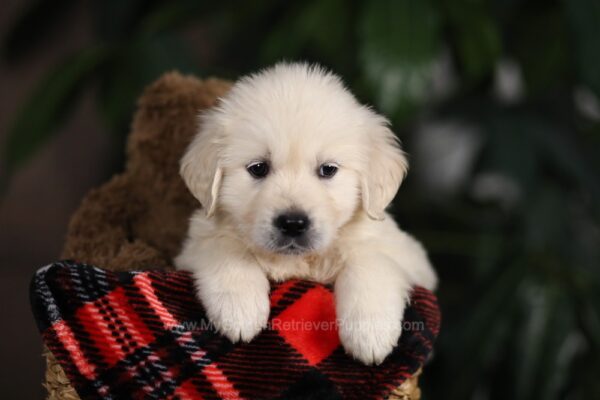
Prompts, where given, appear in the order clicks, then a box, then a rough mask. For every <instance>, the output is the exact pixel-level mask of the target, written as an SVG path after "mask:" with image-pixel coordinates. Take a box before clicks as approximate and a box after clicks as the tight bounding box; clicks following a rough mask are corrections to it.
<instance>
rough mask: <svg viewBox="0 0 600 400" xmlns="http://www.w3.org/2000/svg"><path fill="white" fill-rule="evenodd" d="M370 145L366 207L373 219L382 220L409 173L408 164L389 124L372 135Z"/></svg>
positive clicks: (364, 185)
mask: <svg viewBox="0 0 600 400" xmlns="http://www.w3.org/2000/svg"><path fill="white" fill-rule="evenodd" d="M369 141H370V145H369V147H370V148H369V149H368V166H367V168H366V170H364V171H363V173H362V190H361V191H362V203H363V209H364V210H365V212H366V213H367V215H368V216H369V217H370V218H372V219H376V220H382V219H384V218H385V214H384V212H385V209H386V207H387V206H388V205H389V204H390V203H391V201H392V200H393V199H394V196H395V195H396V192H397V191H398V188H399V187H400V183H401V182H402V180H403V179H404V176H405V175H406V172H407V171H408V161H407V159H406V156H405V155H404V152H403V151H402V149H401V148H400V143H399V141H398V139H397V138H396V135H394V133H393V132H392V131H391V130H390V129H389V128H388V127H387V125H386V124H380V125H379V126H378V127H377V128H376V129H374V130H373V131H372V132H369Z"/></svg>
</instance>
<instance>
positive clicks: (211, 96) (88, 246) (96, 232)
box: [44, 73, 420, 400]
mask: <svg viewBox="0 0 600 400" xmlns="http://www.w3.org/2000/svg"><path fill="white" fill-rule="evenodd" d="M229 87H230V83H229V82H226V81H221V80H218V79H209V80H205V81H200V80H198V79H197V78H194V77H189V76H182V75H180V74H178V73H169V74H166V75H164V76H163V77H161V78H160V79H159V80H157V81H156V82H154V83H153V84H152V85H150V86H149V87H148V88H147V89H146V90H145V92H144V94H143V95H142V96H141V97H140V99H139V101H138V109H137V112H136V115H135V119H134V122H133V125H132V132H131V134H130V136H129V140H128V144H127V164H126V169H125V172H123V173H122V174H119V175H117V176H115V177H113V178H112V179H111V180H110V181H109V182H108V183H106V184H104V185H103V186H102V187H100V188H99V189H95V190H92V191H91V192H90V193H89V194H88V195H87V196H86V197H85V199H84V200H83V202H82V204H81V205H80V207H79V209H78V210H77V211H76V212H75V214H74V215H73V217H72V219H71V222H70V224H69V230H68V233H67V237H66V242H65V247H64V250H63V253H62V257H63V258H68V259H74V260H78V261H81V262H86V263H90V264H94V265H99V266H102V267H103V268H107V269H111V270H135V269H138V270H139V269H143V268H145V267H148V266H152V267H153V268H157V267H158V268H163V269H168V268H171V265H172V263H171V260H172V258H173V256H174V255H175V254H176V253H177V251H178V249H179V246H180V243H181V242H182V239H183V237H184V234H185V231H186V229H187V220H188V217H189V215H190V214H191V213H192V211H193V209H194V208H195V207H197V202H196V200H195V199H194V198H193V197H192V196H191V195H190V194H189V193H188V191H187V189H186V188H185V186H184V185H183V182H182V180H181V179H180V178H179V174H178V163H179V158H180V157H181V155H182V154H183V151H184V149H185V147H186V146H187V144H188V143H189V141H190V139H191V138H192V136H193V135H194V133H195V127H196V118H197V114H198V111H199V110H202V109H204V108H207V107H211V106H213V105H214V104H215V101H216V99H217V98H218V97H219V96H221V95H222V94H224V93H225V92H226V91H227V90H228V89H229ZM44 356H45V358H46V362H47V369H46V382H45V385H44V386H45V387H46V389H47V390H48V399H51V400H58V399H68V400H71V399H78V398H79V397H78V395H77V393H76V392H75V390H74V389H73V388H72V387H71V386H70V384H69V380H68V378H67V377H66V376H65V373H64V372H63V370H62V368H61V367H60V365H59V364H58V363H57V361H56V359H55V358H54V356H53V355H52V354H51V353H50V352H48V351H45V352H44ZM419 373H420V372H418V373H416V374H415V375H414V376H413V377H412V378H411V379H408V380H407V381H405V382H404V383H403V384H402V385H401V386H400V387H398V388H397V389H396V390H394V392H393V394H392V395H391V396H390V399H403V400H409V399H410V400H416V399H419V398H420V390H419V387H418V382H417V381H418V375H419Z"/></svg>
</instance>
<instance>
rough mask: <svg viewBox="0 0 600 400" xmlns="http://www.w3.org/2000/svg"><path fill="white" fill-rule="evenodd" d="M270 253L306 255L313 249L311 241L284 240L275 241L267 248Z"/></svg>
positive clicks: (302, 239)
mask: <svg viewBox="0 0 600 400" xmlns="http://www.w3.org/2000/svg"><path fill="white" fill-rule="evenodd" d="M269 247H270V249H269V250H271V251H273V252H274V253H278V254H285V255H300V254H305V253H308V252H310V251H312V250H314V249H313V246H312V244H311V241H310V240H308V239H307V238H304V237H301V238H284V237H279V238H277V239H275V240H274V241H273V243H272V246H269Z"/></svg>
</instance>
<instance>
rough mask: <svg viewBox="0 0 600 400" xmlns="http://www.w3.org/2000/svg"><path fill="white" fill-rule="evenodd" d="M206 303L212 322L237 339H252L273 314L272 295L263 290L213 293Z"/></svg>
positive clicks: (233, 339)
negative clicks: (270, 312) (270, 307)
mask: <svg viewBox="0 0 600 400" xmlns="http://www.w3.org/2000/svg"><path fill="white" fill-rule="evenodd" d="M204 306H205V308H206V313H207V316H208V318H209V320H210V322H212V323H213V325H214V326H215V328H216V329H217V330H218V331H219V332H220V333H222V334H223V335H225V336H226V337H227V338H228V339H229V340H231V341H232V342H234V343H235V342H238V341H240V340H242V341H244V342H249V341H250V340H252V339H253V338H254V337H255V336H256V335H257V334H258V333H259V332H260V331H261V330H262V329H263V328H264V327H265V326H266V324H267V319H268V317H269V296H268V294H267V293H262V292H261V291H254V292H253V291H252V290H248V291H246V292H222V293H213V295H212V296H210V299H207V301H205V302H204Z"/></svg>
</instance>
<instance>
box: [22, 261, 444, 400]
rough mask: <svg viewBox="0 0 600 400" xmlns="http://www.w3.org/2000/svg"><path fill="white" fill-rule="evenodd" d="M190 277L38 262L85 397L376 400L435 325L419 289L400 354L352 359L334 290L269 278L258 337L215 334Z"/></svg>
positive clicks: (61, 356) (44, 295)
mask: <svg viewBox="0 0 600 400" xmlns="http://www.w3.org/2000/svg"><path fill="white" fill-rule="evenodd" d="M194 293H195V292H194V287H193V282H192V279H191V276H190V274H189V273H186V272H172V271H171V272H165V271H143V272H122V273H113V272H109V271H105V270H102V269H98V268H95V267H93V266H89V265H85V264H80V263H76V262H70V261H63V262H58V263H55V264H52V265H50V266H48V267H45V268H42V269H40V270H39V271H38V272H37V273H36V274H35V276H34V277H33V280H32V285H31V304H32V309H33V313H34V315H35V319H36V321H37V324H38V327H39V329H40V332H41V334H42V336H43V339H44V342H45V343H46V345H47V346H48V348H49V349H50V350H51V351H52V353H53V354H54V355H55V357H56V358H57V359H58V361H59V362H60V364H61V366H62V367H63V369H64V371H65V373H66V374H67V376H68V377H69V379H70V380H71V383H72V385H73V386H74V387H75V389H76V390H77V392H78V393H79V395H80V396H81V397H82V398H84V399H100V398H102V399H138V398H140V399H141V398H145V399H146V398H147V399H306V398H313V399H341V398H344V399H362V400H365V399H376V398H384V397H386V396H387V394H388V393H389V392H390V390H391V389H393V388H394V387H397V386H398V385H399V384H401V383H402V382H403V381H404V380H405V379H406V378H407V377H409V376H411V375H412V374H413V373H415V372H416V371H417V370H418V368H419V367H420V366H421V365H422V364H423V362H424V361H425V359H426V357H427V355H428V354H429V352H430V350H431V347H432V344H433V341H434V339H435V337H436V335H437V333H438V329H439V309H438V306H437V303H436V298H435V296H434V295H433V294H432V293H431V292H429V291H427V290H425V289H422V288H415V289H414V291H413V293H412V300H411V305H410V307H408V308H407V310H406V313H405V316H404V318H405V320H404V324H403V325H404V332H403V334H402V336H401V339H400V342H399V344H398V346H397V347H396V349H395V350H394V352H393V353H392V354H391V355H390V356H389V357H388V358H387V359H386V360H385V361H384V362H383V363H382V364H381V365H378V366H371V367H367V366H365V365H362V364H361V363H359V362H357V361H354V360H353V359H351V358H350V357H349V356H347V355H345V353H344V350H343V348H342V347H341V345H340V342H339V338H338V333H337V330H336V324H335V310H334V302H333V297H332V290H331V287H328V286H323V285H319V284H316V283H312V282H307V281H299V280H295V281H287V282H284V283H281V284H273V285H272V290H271V295H270V298H271V315H270V319H269V321H270V324H269V326H268V327H267V328H266V329H264V330H263V331H262V332H261V333H260V334H259V335H258V336H257V337H256V338H255V339H254V340H252V341H251V342H250V343H241V344H232V343H231V342H230V341H229V340H227V339H226V338H224V337H222V336H220V335H219V334H218V333H215V331H214V329H212V326H211V325H210V324H209V323H208V321H207V320H206V318H205V315H204V312H203V310H202V306H201V305H200V304H199V302H198V301H197V300H196V297H195V295H194Z"/></svg>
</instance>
